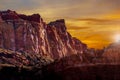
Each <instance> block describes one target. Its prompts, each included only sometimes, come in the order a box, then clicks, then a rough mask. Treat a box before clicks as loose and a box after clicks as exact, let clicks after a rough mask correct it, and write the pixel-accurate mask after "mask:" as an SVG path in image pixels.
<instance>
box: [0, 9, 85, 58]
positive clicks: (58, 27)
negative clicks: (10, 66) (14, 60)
mask: <svg viewBox="0 0 120 80" xmlns="http://www.w3.org/2000/svg"><path fill="white" fill-rule="evenodd" d="M0 17H1V20H0V48H3V49H8V50H12V51H17V52H20V53H27V54H29V56H30V57H31V59H32V58H33V59H35V58H39V57H41V56H49V57H51V58H52V59H60V58H62V57H65V56H69V55H72V54H80V55H82V54H83V52H84V51H85V50H86V48H87V46H86V45H85V44H83V43H82V42H80V41H79V40H78V39H76V38H73V37H72V36H71V35H70V34H69V33H68V32H67V30H66V26H65V21H64V19H61V20H56V21H54V22H51V23H49V24H48V25H47V24H46V23H45V22H43V19H42V18H41V16H40V15H39V14H33V15H31V16H26V15H23V14H17V13H16V12H15V11H11V10H7V11H0Z"/></svg>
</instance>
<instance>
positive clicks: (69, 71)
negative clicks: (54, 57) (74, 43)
mask: <svg viewBox="0 0 120 80" xmlns="http://www.w3.org/2000/svg"><path fill="white" fill-rule="evenodd" d="M119 67H120V65H115V64H98V65H93V64H91V65H83V66H74V67H73V66H72V67H68V68H65V69H63V70H61V71H57V70H56V69H54V70H50V69H49V70H47V67H44V68H41V69H39V68H32V69H29V68H21V69H19V68H18V67H10V66H8V67H7V66H6V67H2V68H1V70H0V79H1V80H8V79H9V80H120V77H119V76H120V68H119Z"/></svg>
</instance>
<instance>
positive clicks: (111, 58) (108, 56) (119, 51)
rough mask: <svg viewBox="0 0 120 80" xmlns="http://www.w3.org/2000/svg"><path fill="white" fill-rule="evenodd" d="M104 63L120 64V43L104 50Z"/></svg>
mask: <svg viewBox="0 0 120 80" xmlns="http://www.w3.org/2000/svg"><path fill="white" fill-rule="evenodd" d="M103 57H104V62H106V63H120V42H118V43H113V44H110V45H109V46H108V47H106V48H105V49H104V53H103Z"/></svg>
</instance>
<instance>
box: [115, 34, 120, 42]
mask: <svg viewBox="0 0 120 80" xmlns="http://www.w3.org/2000/svg"><path fill="white" fill-rule="evenodd" d="M114 41H115V42H120V34H116V35H115V36H114Z"/></svg>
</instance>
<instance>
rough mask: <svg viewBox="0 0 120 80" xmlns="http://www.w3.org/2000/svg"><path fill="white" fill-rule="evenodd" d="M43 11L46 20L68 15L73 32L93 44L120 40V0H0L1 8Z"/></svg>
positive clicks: (99, 45) (68, 23) (101, 44)
mask: <svg viewBox="0 0 120 80" xmlns="http://www.w3.org/2000/svg"><path fill="white" fill-rule="evenodd" d="M7 9H11V10H15V11H17V12H18V13H25V14H28V15H29V14H33V13H39V14H40V15H41V16H42V17H43V19H44V21H45V22H49V21H53V20H56V19H60V18H62V19H65V20H66V25H67V30H68V31H69V32H70V33H71V35H72V36H74V37H77V38H78V39H80V40H81V41H82V42H84V43H86V44H87V45H88V47H90V48H102V47H104V46H107V45H108V44H110V43H113V42H118V41H119V40H120V0H0V10H7Z"/></svg>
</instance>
